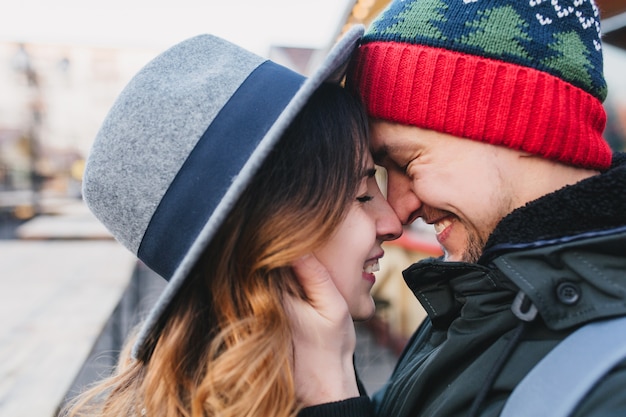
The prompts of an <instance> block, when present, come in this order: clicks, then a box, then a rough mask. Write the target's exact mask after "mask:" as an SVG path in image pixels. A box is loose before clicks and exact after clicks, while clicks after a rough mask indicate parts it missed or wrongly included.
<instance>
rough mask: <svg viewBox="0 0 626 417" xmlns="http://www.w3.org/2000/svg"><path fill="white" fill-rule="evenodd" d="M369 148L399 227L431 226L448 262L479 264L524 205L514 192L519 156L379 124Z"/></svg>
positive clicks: (440, 135) (431, 133) (497, 148)
mask: <svg viewBox="0 0 626 417" xmlns="http://www.w3.org/2000/svg"><path fill="white" fill-rule="evenodd" d="M371 145H372V152H373V154H374V160H375V162H376V163H377V164H378V165H381V166H383V167H384V168H386V169H387V175H388V183H387V199H388V201H389V203H390V205H391V207H392V208H393V209H394V210H395V212H396V214H397V215H398V217H399V218H400V221H401V222H402V223H403V224H405V225H408V224H410V223H412V222H413V221H414V220H415V219H417V218H418V217H421V218H422V219H423V220H424V221H425V222H426V223H429V224H432V225H434V227H435V232H436V233H437V240H438V241H439V243H440V244H441V246H442V247H443V249H444V252H445V260H446V261H465V262H475V261H476V260H478V258H479V257H480V255H481V253H482V251H483V248H484V245H485V243H486V242H487V238H488V237H489V235H490V234H491V232H492V231H493V229H494V228H495V226H496V225H497V224H498V222H499V221H500V220H501V219H502V218H503V217H504V216H506V215H507V214H508V213H510V212H511V211H512V210H513V209H514V208H516V207H519V206H520V205H523V203H524V202H523V201H522V197H521V196H518V195H516V189H515V187H514V186H515V177H516V174H515V172H516V171H515V170H516V169H519V165H520V164H519V162H518V161H519V157H520V155H521V153H520V152H518V151H514V150H511V149H508V148H505V147H501V146H493V145H489V144H485V143H481V142H478V141H474V140H469V139H462V138H457V137H454V136H451V135H447V134H443V133H439V132H435V131H432V130H425V129H421V128H418V127H414V126H406V125H401V124H397V123H390V122H385V121H379V120H375V121H372V138H371Z"/></svg>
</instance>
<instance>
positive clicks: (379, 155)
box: [372, 146, 389, 163]
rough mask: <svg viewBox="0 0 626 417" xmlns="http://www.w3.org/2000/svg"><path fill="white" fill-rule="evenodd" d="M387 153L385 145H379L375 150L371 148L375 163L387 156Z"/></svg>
mask: <svg viewBox="0 0 626 417" xmlns="http://www.w3.org/2000/svg"><path fill="white" fill-rule="evenodd" d="M387 155H389V152H387V147H386V146H381V147H380V148H378V149H376V150H375V151H374V150H373V149H372V158H373V159H374V162H376V163H378V162H382V161H384V160H385V159H386V158H387Z"/></svg>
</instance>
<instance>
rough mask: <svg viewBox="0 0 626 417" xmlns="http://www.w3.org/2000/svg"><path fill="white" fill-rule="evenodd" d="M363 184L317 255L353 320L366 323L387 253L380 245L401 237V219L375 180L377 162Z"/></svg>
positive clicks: (369, 158)
mask: <svg viewBox="0 0 626 417" xmlns="http://www.w3.org/2000/svg"><path fill="white" fill-rule="evenodd" d="M367 164H368V166H369V167H370V169H369V170H368V175H366V176H365V177H364V178H363V179H362V181H361V183H360V185H359V190H358V193H357V198H356V199H355V201H354V202H353V203H352V204H351V205H350V206H349V208H348V213H347V215H346V217H345V218H344V220H343V222H342V223H341V224H340V225H339V227H338V228H337V230H335V232H334V233H333V235H332V237H331V238H330V239H329V240H328V241H327V242H326V244H325V245H324V246H323V247H322V248H320V249H319V250H317V251H315V253H314V254H315V256H316V257H317V259H319V261H320V262H321V263H322V264H323V265H324V266H325V267H326V269H327V270H328V272H329V273H330V275H331V277H332V279H333V282H334V283H335V286H336V287H337V289H338V290H339V292H340V293H341V295H342V296H343V298H344V299H345V300H346V302H347V304H348V309H349V310H350V314H351V315H352V318H353V319H354V320H366V319H368V318H370V317H371V316H372V315H373V314H374V312H375V306H374V300H373V299H372V296H371V294H370V291H371V289H372V286H373V285H374V282H376V277H375V276H374V272H376V271H378V260H379V259H380V258H382V256H383V254H384V252H383V249H382V248H381V244H382V242H383V241H386V240H393V239H397V238H398V237H399V236H400V235H401V234H402V226H401V224H400V221H399V220H398V217H397V216H396V214H395V213H394V211H393V210H392V209H391V206H389V204H388V203H387V201H386V200H385V198H384V196H383V195H382V193H381V191H380V188H379V187H378V184H377V183H376V178H375V177H374V173H375V169H374V162H373V160H372V158H371V156H369V157H368V160H367Z"/></svg>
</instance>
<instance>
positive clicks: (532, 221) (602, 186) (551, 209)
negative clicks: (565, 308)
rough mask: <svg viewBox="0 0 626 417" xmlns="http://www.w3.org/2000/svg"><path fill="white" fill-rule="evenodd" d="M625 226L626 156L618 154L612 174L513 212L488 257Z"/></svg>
mask: <svg viewBox="0 0 626 417" xmlns="http://www.w3.org/2000/svg"><path fill="white" fill-rule="evenodd" d="M625 226H626V153H616V154H615V155H614V156H613V164H612V166H611V168H610V169H609V170H608V171H606V172H604V173H602V174H600V175H596V176H594V177H591V178H588V179H586V180H584V181H581V182H579V183H577V184H573V185H569V186H566V187H564V188H562V189H560V190H558V191H555V192H553V193H551V194H548V195H546V196H544V197H541V198H539V199H537V200H534V201H531V202H530V203H528V204H526V205H525V206H524V207H520V208H518V209H516V210H514V211H513V212H511V214H509V215H508V216H506V217H505V218H504V219H502V220H501V221H500V223H499V224H498V226H497V227H496V229H495V230H494V231H493V233H492V235H491V236H490V238H489V240H488V241H487V244H486V245H485V251H484V253H485V257H489V258H490V257H491V256H493V253H490V252H491V251H493V250H496V251H497V248H496V247H511V246H520V245H524V244H531V243H533V242H537V241H547V240H554V239H561V238H564V237H570V236H575V235H579V234H581V233H589V232H601V231H606V230H610V229H615V228H618V227H625ZM482 261H484V259H483V260H482ZM481 263H482V262H481Z"/></svg>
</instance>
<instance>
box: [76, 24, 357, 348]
mask: <svg viewBox="0 0 626 417" xmlns="http://www.w3.org/2000/svg"><path fill="white" fill-rule="evenodd" d="M362 34H363V27H362V26H356V27H353V28H352V29H351V30H349V31H348V32H347V33H346V34H344V36H343V37H342V38H341V39H340V40H339V41H338V42H337V44H336V45H335V46H334V47H333V48H332V50H331V51H330V52H329V54H328V56H327V57H326V59H325V60H324V61H323V63H322V64H321V65H320V67H319V68H318V69H317V70H316V71H315V72H314V73H313V74H312V75H311V76H310V77H309V78H305V77H303V76H302V75H300V74H297V73H296V72H293V71H291V70H289V69H287V68H285V67H283V66H281V65H278V64H276V63H274V62H272V61H269V60H267V59H265V58H262V57H259V56H257V55H255V54H253V53H251V52H249V51H247V50H245V49H242V48H241V47H239V46H237V45H234V44H232V43H230V42H227V41H225V40H223V39H220V38H218V37H215V36H212V35H200V36H197V37H194V38H191V39H188V40H186V41H183V42H181V43H179V44H177V45H175V46H173V47H172V48H170V49H168V50H167V51H165V52H164V53H162V54H161V55H159V56H158V57H156V58H155V59H154V60H152V61H151V62H150V63H148V64H147V65H146V66H145V67H144V68H142V69H141V70H140V71H139V72H138V73H137V74H136V75H135V76H134V77H133V78H132V80H131V81H130V82H129V84H128V85H127V86H126V87H125V89H124V90H123V91H122V93H121V94H120V96H119V97H118V99H117V100H116V102H115V103H114V105H113V107H112V108H111V110H110V111H109V114H108V115H107V117H106V118H105V120H104V122H103V125H102V127H101V128H100V131H99V132H98V134H97V136H96V138H95V142H94V144H93V147H92V149H91V151H90V154H89V157H88V160H87V164H86V168H85V174H84V179H83V195H84V200H85V202H86V203H87V206H88V207H89V208H90V210H91V211H92V212H93V213H94V215H95V216H96V217H97V218H98V219H99V220H100V221H101V222H102V223H103V224H104V225H105V226H106V227H107V228H108V229H109V231H110V232H111V233H112V234H113V236H114V237H115V238H116V239H117V240H118V241H119V242H121V243H122V244H123V245H124V246H126V248H128V249H129V250H130V251H132V252H133V253H134V254H136V255H137V257H138V258H139V259H141V260H142V261H143V262H144V263H145V264H146V265H147V266H149V267H150V268H151V269H153V270H154V271H156V272H157V273H158V274H159V275H161V276H162V277H163V278H165V279H166V280H167V281H168V284H167V286H166V287H165V290H164V292H163V293H162V294H161V296H160V298H159V299H158V300H157V303H156V304H155V306H154V307H153V308H152V310H151V311H150V314H149V315H148V317H147V320H146V321H145V323H144V324H143V328H142V329H141V330H140V333H139V337H138V339H137V342H136V343H135V346H134V349H133V356H134V357H141V356H143V355H144V354H146V353H149V349H150V348H151V347H150V345H151V341H153V340H154V338H155V337H156V336H157V335H158V332H159V330H160V329H159V328H158V326H157V325H158V324H159V323H161V321H162V320H161V319H162V318H163V317H162V316H163V315H164V313H165V312H166V310H167V307H168V305H169V303H170V302H171V301H172V299H173V298H174V296H175V295H176V293H177V292H178V291H179V289H180V288H181V285H182V283H183V282H184V281H185V280H186V279H187V277H188V275H189V273H190V271H191V269H192V268H193V266H194V264H195V263H196V262H197V260H198V258H199V257H200V255H201V254H202V252H203V251H204V249H205V248H206V247H207V245H208V244H209V242H210V241H211V239H212V237H213V236H214V234H215V232H216V231H217V229H218V228H219V227H220V225H221V224H222V222H223V221H224V219H225V218H226V216H227V215H228V214H229V212H230V211H231V209H232V207H233V205H234V204H235V203H236V202H237V199H238V197H239V196H240V194H241V193H242V191H243V190H244V189H245V188H246V186H247V184H248V183H249V182H250V180H251V179H252V177H253V175H254V174H255V172H256V171H257V169H258V168H259V167H260V166H261V164H262V163H263V161H264V160H265V159H266V157H267V155H268V153H269V151H270V150H271V149H272V148H273V147H274V146H275V145H276V143H277V141H278V139H279V138H280V137H281V135H282V133H283V132H284V130H285V129H286V127H287V126H288V125H289V124H290V123H291V121H292V120H293V118H294V117H295V115H296V114H297V113H298V112H299V111H300V109H301V108H302V106H303V105H304V104H305V103H306V102H307V100H308V98H309V97H310V96H311V94H312V93H313V92H314V91H315V90H316V89H317V87H319V85H320V84H321V83H323V82H325V81H330V82H339V81H340V80H341V79H342V78H343V75H344V73H345V68H346V66H347V62H348V60H349V57H350V54H351V53H352V51H353V50H354V48H355V47H356V44H357V42H358V41H359V39H360V38H361V36H362Z"/></svg>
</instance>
